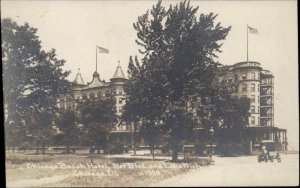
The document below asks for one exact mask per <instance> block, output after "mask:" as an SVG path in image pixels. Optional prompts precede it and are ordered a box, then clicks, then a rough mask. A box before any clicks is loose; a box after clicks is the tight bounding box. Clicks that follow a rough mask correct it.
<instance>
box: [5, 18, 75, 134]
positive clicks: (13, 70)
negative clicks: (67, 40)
mask: <svg viewBox="0 0 300 188" xmlns="http://www.w3.org/2000/svg"><path fill="white" fill-rule="evenodd" d="M37 31H38V30H37V29H36V28H33V27H31V26H30V25H29V24H28V23H25V24H24V25H18V24H17V23H16V22H15V21H13V20H12V19H10V18H4V19H2V20H1V36H2V42H1V47H2V68H3V72H2V78H3V93H4V105H5V110H6V112H7V113H6V115H7V116H6V121H5V122H6V124H9V123H17V122H16V121H19V120H20V121H24V120H25V125H28V123H26V121H29V120H30V119H28V118H29V117H31V116H34V117H36V120H37V119H39V121H35V122H36V123H39V124H41V126H50V124H51V121H52V119H53V117H54V116H55V113H56V112H57V111H58V108H57V101H56V99H57V95H58V94H60V93H62V92H66V91H67V90H68V88H69V86H70V83H69V82H68V81H67V80H66V77H67V76H68V75H69V74H70V71H65V70H63V65H64V64H65V60H63V59H62V60H60V59H58V58H57V57H56V53H55V49H51V50H50V51H49V52H46V51H44V50H43V49H42V42H41V40H40V39H39V37H38V36H37ZM36 128H37V127H36ZM29 130H35V129H28V130H27V131H29Z"/></svg>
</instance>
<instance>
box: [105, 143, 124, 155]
mask: <svg viewBox="0 0 300 188" xmlns="http://www.w3.org/2000/svg"><path fill="white" fill-rule="evenodd" d="M104 153H105V154H120V153H124V145H123V144H122V143H119V142H113V143H109V144H107V145H106V147H105V149H104Z"/></svg>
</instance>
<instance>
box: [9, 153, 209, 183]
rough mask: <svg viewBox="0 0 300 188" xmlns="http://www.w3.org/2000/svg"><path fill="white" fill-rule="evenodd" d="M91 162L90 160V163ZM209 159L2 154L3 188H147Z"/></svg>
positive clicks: (200, 164)
mask: <svg viewBox="0 0 300 188" xmlns="http://www.w3.org/2000/svg"><path fill="white" fill-rule="evenodd" d="M91 158H92V159H91ZM210 162H211V161H210V160H209V159H194V160H192V161H189V162H187V161H181V162H178V163H171V162H169V161H168V160H162V159H160V160H159V159H155V160H152V159H142V158H136V157H135V158H134V157H132V158H125V157H124V158H122V157H118V158H114V157H110V158H107V157H106V156H105V155H101V154H100V155H99V154H98V155H97V154H45V155H35V154H29V153H23V152H22V153H21V152H20V153H12V152H7V153H6V181H7V186H25V187H34V186H38V187H42V186H44V187H45V186H46V187H87V186H92V187H108V186H118V187H122V186H148V185H151V184H153V183H157V182H159V181H161V180H164V179H167V178H170V177H173V176H176V175H180V174H182V173H187V172H188V171H190V170H192V169H194V168H201V166H205V165H209V164H210Z"/></svg>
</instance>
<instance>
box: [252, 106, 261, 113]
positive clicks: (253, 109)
mask: <svg viewBox="0 0 300 188" xmlns="http://www.w3.org/2000/svg"><path fill="white" fill-rule="evenodd" d="M250 112H251V113H256V112H255V106H251V107H250ZM257 113H260V108H259V106H258V108H257Z"/></svg>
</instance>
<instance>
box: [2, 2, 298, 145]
mask: <svg viewBox="0 0 300 188" xmlns="http://www.w3.org/2000/svg"><path fill="white" fill-rule="evenodd" d="M156 2H157V1H151V0H150V1H137V0H136V1H124V0H123V1H118V0H114V1H104V0H102V1H101V0H93V1H71V0H64V1H60V0H52V1H46V0H44V1H41V0H40V1H35V0H31V1H29V0H23V1H7V0H6V1H3V0H2V1H1V18H4V17H10V18H12V19H13V20H14V21H16V22H17V23H18V24H24V22H28V23H29V24H30V25H31V26H32V27H35V28H37V29H38V32H37V35H38V36H39V38H40V40H41V41H42V47H43V49H44V50H46V51H48V50H50V49H51V48H54V49H56V53H57V56H58V58H59V59H65V60H66V64H65V67H64V68H65V69H66V70H71V71H72V73H71V75H70V76H69V78H68V79H69V80H71V81H73V80H74V78H75V76H76V74H77V72H78V69H80V72H81V74H82V76H83V79H84V82H85V83H87V82H91V80H92V74H93V72H94V71H95V67H96V45H98V46H101V47H104V48H107V49H109V54H100V53H98V54H97V59H98V73H99V74H100V78H101V79H105V80H106V81H109V79H110V78H111V77H112V76H113V74H114V71H115V69H116V66H117V65H118V61H120V65H121V66H122V68H123V71H124V73H125V75H127V66H128V60H129V56H131V55H138V49H139V47H138V46H137V44H136V43H135V40H136V38H137V37H136V31H135V30H134V28H133V23H135V22H136V21H137V18H138V16H140V15H142V14H144V13H145V12H146V11H147V10H148V9H150V8H151V7H152V5H154V4H156ZM178 2H179V1H163V5H165V6H167V7H168V6H169V5H170V4H176V3H178ZM191 5H192V6H195V7H196V6H199V10H198V15H200V13H204V14H208V13H210V12H213V13H217V14H218V17H217V19H216V21H217V22H221V25H222V26H224V27H228V26H232V29H231V31H230V32H229V34H228V36H227V39H226V40H225V41H223V46H222V48H221V50H222V51H223V52H222V53H221V54H218V55H219V62H221V63H222V64H226V65H232V64H235V63H237V62H241V61H245V60H246V57H247V56H246V54H247V50H246V49H247V43H246V40H247V37H246V36H247V24H248V25H249V26H251V27H253V28H255V29H257V30H258V35H253V34H249V44H248V48H249V51H248V52H249V60H251V61H258V62H260V63H261V66H262V67H263V68H264V69H266V70H270V71H271V72H272V73H273V74H274V93H275V96H274V101H275V104H274V106H275V107H274V110H275V112H274V114H275V115H274V116H275V117H274V121H275V126H277V127H280V128H285V129H287V132H288V133H287V135H288V142H289V148H290V149H298V147H299V108H298V105H299V101H298V96H299V95H298V43H297V41H298V35H297V31H298V30H297V29H298V28H297V1H293V0H291V1H287V0H285V1H233V0H232V1H214V0H212V1H191Z"/></svg>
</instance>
